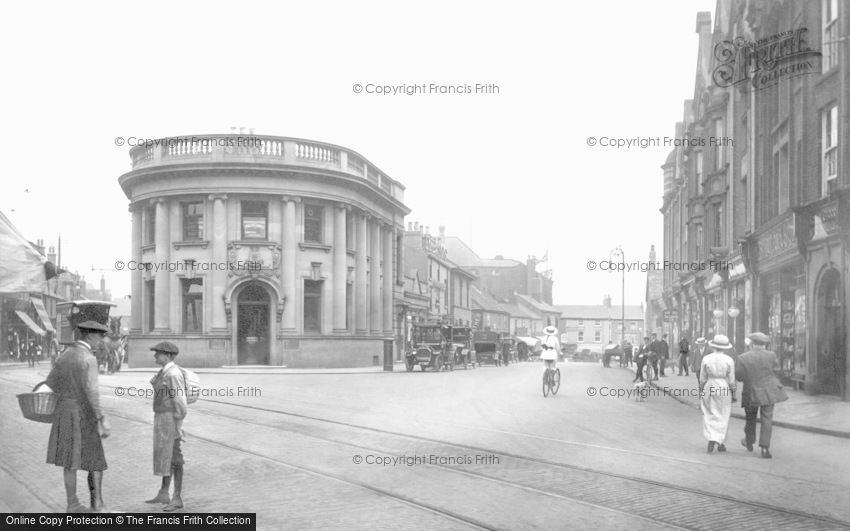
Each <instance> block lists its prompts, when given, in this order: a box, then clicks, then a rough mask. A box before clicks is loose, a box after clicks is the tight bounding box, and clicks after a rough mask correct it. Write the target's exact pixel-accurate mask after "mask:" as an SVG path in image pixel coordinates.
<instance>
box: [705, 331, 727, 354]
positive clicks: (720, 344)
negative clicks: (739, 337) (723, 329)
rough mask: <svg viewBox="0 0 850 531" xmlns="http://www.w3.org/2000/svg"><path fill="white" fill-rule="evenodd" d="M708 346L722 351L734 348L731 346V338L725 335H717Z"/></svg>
mask: <svg viewBox="0 0 850 531" xmlns="http://www.w3.org/2000/svg"><path fill="white" fill-rule="evenodd" d="M708 346H709V347H713V348H717V349H720V350H726V349H730V348H732V345H730V344H729V338H728V337H726V336H724V335H723V334H717V335H716V336H714V338H713V339H712V340H711V342H710V343H709V344H708Z"/></svg>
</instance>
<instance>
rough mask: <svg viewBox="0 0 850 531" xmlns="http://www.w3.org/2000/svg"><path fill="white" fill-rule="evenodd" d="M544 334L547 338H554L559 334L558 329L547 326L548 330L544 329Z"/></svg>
mask: <svg viewBox="0 0 850 531" xmlns="http://www.w3.org/2000/svg"><path fill="white" fill-rule="evenodd" d="M543 333H544V334H546V335H547V336H554V335H556V334H557V333H558V329H557V328H555V327H554V326H547V327H546V328H544V329H543Z"/></svg>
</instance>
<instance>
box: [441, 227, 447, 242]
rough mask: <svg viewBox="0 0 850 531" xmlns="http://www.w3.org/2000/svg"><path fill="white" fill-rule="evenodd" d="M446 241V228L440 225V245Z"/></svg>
mask: <svg viewBox="0 0 850 531" xmlns="http://www.w3.org/2000/svg"><path fill="white" fill-rule="evenodd" d="M445 241H446V226H445V225H440V243H445Z"/></svg>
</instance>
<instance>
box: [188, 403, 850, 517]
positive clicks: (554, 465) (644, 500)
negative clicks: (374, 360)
mask: <svg viewBox="0 0 850 531" xmlns="http://www.w3.org/2000/svg"><path fill="white" fill-rule="evenodd" d="M204 402H211V403H215V404H218V405H225V406H230V407H234V408H243V409H250V410H255V411H261V412H263V413H270V414H275V415H285V416H289V417H295V418H298V419H302V420H307V421H313V422H319V423H326V424H332V425H335V426H339V427H345V428H349V429H354V430H362V431H365V432H371V433H375V434H380V435H383V436H391V437H397V438H404V439H408V440H412V441H420V442H424V443H428V444H436V445H441V446H444V447H448V448H456V449H461V450H466V451H473V452H477V453H486V454H491V455H496V456H500V457H504V458H508V459H513V460H517V461H519V462H521V463H528V464H533V465H534V467H535V468H536V469H537V470H540V469H541V468H544V469H550V470H552V469H555V470H565V471H569V472H571V473H581V474H590V475H593V476H597V478H595V479H591V480H590V481H588V482H584V483H595V482H596V480H598V479H599V478H603V479H604V480H609V481H620V482H631V483H633V484H638V485H642V486H643V488H641V489H629V488H611V489H610V490H612V491H615V492H620V493H625V494H621V495H620V499H619V500H612V503H613V505H615V506H612V503H609V504H608V505H602V504H599V503H595V502H593V501H592V496H582V495H581V493H577V492H575V490H576V489H573V491H572V492H571V493H570V494H571V495H568V494H566V493H561V494H559V493H558V492H557V491H556V492H554V493H553V492H552V490H553V489H552V487H551V486H548V485H547V490H543V489H542V488H541V487H540V486H535V485H534V483H533V481H532V482H530V483H531V484H529V482H526V483H519V482H516V481H510V480H505V479H501V478H498V477H493V475H492V474H485V473H482V472H478V471H470V470H461V469H459V468H458V467H453V466H445V465H439V464H436V465H427V466H431V467H434V468H440V469H444V470H447V471H451V472H453V473H458V474H463V475H467V476H474V477H477V478H480V479H484V480H488V481H493V482H498V483H501V484H504V485H507V486H510V487H513V488H518V489H523V490H529V491H532V492H538V493H540V494H545V495H548V496H553V497H556V498H561V499H564V500H569V501H572V502H580V503H582V504H586V505H588V506H592V507H595V508H599V509H605V510H611V511H619V512H623V513H627V514H629V515H631V516H633V517H636V518H639V519H643V520H649V521H652V522H654V523H657V524H663V525H665V526H670V527H676V528H681V529H709V528H711V529H723V528H724V527H723V525H722V522H718V520H717V519H716V518H717V514H718V513H719V514H721V515H722V514H723V513H724V511H723V510H722V509H719V507H718V504H727V505H728V506H730V507H729V508H730V509H731V510H730V511H727V512H726V514H731V516H730V517H729V520H730V522H729V524H730V525H729V527H728V528H729V529H735V528H738V527H739V526H740V525H741V523H742V517H744V516H745V517H746V518H748V519H750V518H751V519H753V520H756V521H757V522H758V525H756V526H752V523H750V528H751V529H777V528H785V529H850V523H849V522H843V521H840V520H837V519H833V518H829V517H825V516H821V515H815V514H810V513H805V512H802V511H796V510H790V509H786V508H783V507H777V506H774V505H769V504H764V503H759V502H754V501H748V500H740V499H737V498H733V497H731V496H726V495H723V494H718V493H713V492H707V491H703V490H699V489H694V488H689V487H683V486H680V485H674V484H671V483H665V482H660V481H655V480H651V479H646V478H640V477H636V476H630V475H626V474H616V473H612V472H607V471H600V470H595V469H591V468H586V467H581V466H577V465H572V464H567V463H559V462H554V461H550V460H546V459H540V458H535V457H529V456H525V455H518V454H513V453H510V452H504V451H501V450H493V449H490V448H485V447H482V446H474V445H467V444H460V443H457V442H452V441H444V440H440V439H434V438H430V437H423V436H417V435H411V434H406V433H399V432H394V431H389V430H383V429H379V428H374V427H369V426H362V425H357V424H352V423H348V422H341V421H336V420H330V419H325V418H320V417H315V416H311V415H304V414H300V413H291V412H285V411H280V410H274V409H267V408H260V407H256V406H249V405H242V404H233V403H230V402H226V401H219V400H205V401H204ZM204 414H207V415H211V416H214V417H222V418H227V419H228V420H232V421H237V422H242V423H245V424H248V425H255V426H262V427H264V428H271V429H276V430H279V431H284V432H287V433H293V430H292V429H288V428H282V427H280V426H275V425H272V424H268V423H262V422H256V421H254V420H246V419H245V418H244V417H240V416H237V415H228V414H224V413H222V412H220V411H219V412H204ZM298 435H301V436H305V437H312V438H316V439H320V440H324V441H328V442H332V443H335V444H342V445H346V446H350V447H352V448H357V449H359V450H365V451H371V452H375V453H381V454H384V455H393V451H394V450H392V449H387V448H386V447H384V448H381V447H375V446H368V445H362V444H355V443H354V442H352V441H351V440H350V434H349V435H347V436H345V439H347V440H341V439H343V438H344V437H343V436H339V437H327V436H320V435H316V434H315V433H300V432H299V433H298ZM432 451H433V450H432ZM434 453H439V450H437V451H436V452H434ZM531 475H532V476H533V475H534V474H533V473H532V474H531ZM569 481H570V482H574V481H575V478H571V479H570V480H569ZM544 484H545V482H544ZM647 487H651V488H654V489H659V490H662V491H663V490H666V491H672V492H667V493H665V492H658V493H656V494H651V493H647V491H646V488H647ZM596 490H597V491H605V490H609V489H605V488H604V487H602V488H598V489H596ZM635 490H638V491H639V492H640V495H639V496H638V497H639V499H636V500H632V499H629V498H631V496H630V495H629V494H628V493H629V492H634V491H635ZM671 493H673V494H677V493H678V494H680V495H682V494H684V495H685V496H690V497H691V498H695V497H697V498H702V500H701V501H702V502H703V504H704V505H705V506H706V507H710V508H713V509H715V510H716V512H715V513H714V515H715V516H714V517H715V519H714V520H712V521H711V524H710V526H709V525H708V524H707V523H705V520H704V519H703V522H704V524H703V525H700V524H698V523H697V524H694V523H693V522H691V519H690V518H689V515H688V514H684V515H676V516H675V517H673V518H671V517H670V516H668V514H669V513H670V511H669V505H671V503H670V497H669V496H667V495H669V494H671ZM665 496H667V497H665ZM623 498H625V499H623ZM654 499H655V500H660V501H659V504H658V505H659V507H652V500H654ZM633 502H634V503H633ZM694 502H695V500H694V499H690V500H682V501H681V504H678V503H677V504H675V505H679V506H683V507H691V508H692V511H690V512H692V513H693V512H699V511H698V510H696V508H695V507H696V506H699V505H701V503H700V502H699V501H697V502H696V503H694ZM616 505H621V507H620V508H617V507H616ZM635 507H639V508H640V509H639V510H640V511H643V513H644V514H636V513H635V512H634V508H635ZM735 507H737V508H747V510H748V511H747V512H748V513H749V514H742V511H736V510H735V509H734V508H735ZM753 511H755V512H759V513H761V514H758V515H752V512H753ZM653 515H655V516H653ZM720 518H721V519H722V516H720ZM677 519H685V520H688V522H687V523H684V524H683V523H682V522H677V521H676V520H677ZM789 520H791V521H789Z"/></svg>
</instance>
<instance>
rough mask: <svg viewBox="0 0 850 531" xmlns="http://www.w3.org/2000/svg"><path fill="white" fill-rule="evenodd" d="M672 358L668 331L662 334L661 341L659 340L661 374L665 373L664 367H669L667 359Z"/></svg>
mask: <svg viewBox="0 0 850 531" xmlns="http://www.w3.org/2000/svg"><path fill="white" fill-rule="evenodd" d="M669 359H670V344H669V343H667V332H664V333H663V334H661V341H659V342H658V361H659V364H660V365H661V367H660V370H661V376H666V375H665V374H664V369H666V368H667V360H669Z"/></svg>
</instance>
